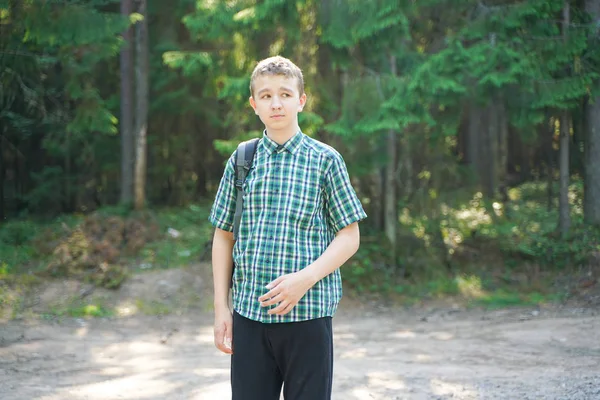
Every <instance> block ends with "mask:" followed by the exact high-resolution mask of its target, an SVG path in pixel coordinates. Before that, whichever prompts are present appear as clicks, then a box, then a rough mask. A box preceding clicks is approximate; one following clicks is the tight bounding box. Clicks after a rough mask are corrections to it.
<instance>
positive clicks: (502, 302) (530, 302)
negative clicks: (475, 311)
mask: <svg viewBox="0 0 600 400" xmlns="http://www.w3.org/2000/svg"><path fill="white" fill-rule="evenodd" d="M560 299H561V295H560V294H558V293H555V294H550V295H544V294H542V293H538V292H533V293H528V294H525V293H518V292H508V291H505V290H497V291H494V292H492V293H488V294H485V295H483V296H482V297H480V298H478V299H476V300H474V302H473V304H474V305H477V306H483V307H485V308H487V309H492V310H494V309H500V308H506V307H522V306H538V305H541V304H546V303H554V302H557V301H560Z"/></svg>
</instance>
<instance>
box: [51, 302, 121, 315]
mask: <svg viewBox="0 0 600 400" xmlns="http://www.w3.org/2000/svg"><path fill="white" fill-rule="evenodd" d="M114 315H115V311H114V310H113V309H111V308H110V307H107V306H105V305H104V304H102V303H101V302H86V301H83V300H81V299H78V298H74V299H71V300H70V301H68V302H67V303H66V304H61V305H57V306H51V307H50V310H49V312H48V313H47V314H45V315H44V317H45V318H48V319H50V318H64V317H71V318H109V317H113V316H114Z"/></svg>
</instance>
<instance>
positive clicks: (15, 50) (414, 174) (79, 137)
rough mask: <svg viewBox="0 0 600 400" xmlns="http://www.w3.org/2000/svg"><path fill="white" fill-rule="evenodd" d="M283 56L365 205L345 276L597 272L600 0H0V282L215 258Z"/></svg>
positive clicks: (475, 277)
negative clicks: (255, 91) (270, 76)
mask: <svg viewBox="0 0 600 400" xmlns="http://www.w3.org/2000/svg"><path fill="white" fill-rule="evenodd" d="M277 54H279V55H282V56H285V57H288V58H290V59H291V60H293V61H294V62H296V63H297V64H298V65H299V66H300V67H301V68H302V70H303V73H304V79H305V83H306V92H307V96H308V103H307V107H306V108H305V109H304V111H303V112H302V113H301V114H300V126H301V128H302V130H303V132H304V133H306V134H307V135H310V136H312V137H315V138H317V139H319V140H321V141H323V142H325V143H328V144H330V145H332V146H334V147H335V148H336V149H338V150H339V151H340V153H341V154H342V155H343V156H344V159H345V161H346V164H347V166H348V170H349V173H350V176H351V178H352V181H353V183H354V185H355V188H356V190H357V193H358V195H359V198H360V199H361V201H362V202H363V205H364V207H365V210H366V212H367V214H368V215H369V217H368V219H367V220H365V221H364V222H363V223H362V225H361V232H362V245H361V249H360V250H359V252H358V254H357V255H356V256H355V257H354V258H353V259H352V260H351V262H349V264H350V265H348V266H345V267H343V268H344V269H343V273H342V275H343V277H344V279H345V281H346V282H347V284H348V287H349V288H351V289H352V290H356V291H358V292H373V293H380V294H389V295H394V296H400V297H402V296H406V297H407V298H410V297H413V296H417V295H426V296H429V295H431V296H436V295H440V294H442V295H446V294H448V295H455V294H465V293H471V294H472V295H473V296H475V294H474V293H479V294H478V295H477V296H479V297H478V298H480V300H482V301H486V300H485V299H490V300H489V301H499V302H502V301H504V302H508V303H510V302H523V301H530V302H537V301H540V299H543V298H545V296H546V297H547V296H555V295H557V294H556V292H557V291H556V290H555V289H556V287H555V285H554V284H555V282H556V281H557V279H558V278H557V277H559V276H560V277H562V276H568V277H573V279H574V282H575V283H573V285H575V287H576V288H579V287H587V286H591V285H595V283H596V282H597V279H598V278H600V0H418V1H417V0H368V1H365V0H321V1H317V0H227V1H226V0H171V1H148V0H120V1H118V0H0V191H1V192H0V217H1V221H2V223H1V225H0V282H1V281H2V280H3V279H4V280H7V279H8V277H9V276H17V275H19V274H25V273H28V274H34V275H36V276H42V277H46V276H51V277H56V276H65V275H68V276H75V277H82V278H83V279H92V281H93V282H95V283H97V284H99V285H103V286H106V287H117V286H119V284H120V282H122V280H123V279H126V277H127V276H128V274H130V273H131V272H132V271H135V270H140V269H151V268H165V267H171V266H176V265H184V264H190V263H192V262H198V261H203V260H204V261H208V260H209V254H210V252H209V251H208V250H207V249H208V247H209V246H210V237H211V227H210V226H209V224H208V221H207V216H208V212H209V210H210V206H211V203H212V200H213V198H214V194H215V191H216V188H217V185H218V183H219V180H220V178H221V176H222V173H223V167H224V163H225V160H226V159H227V158H228V156H229V155H230V154H231V153H232V151H233V150H234V149H235V147H236V146H237V144H238V143H239V142H240V141H242V140H246V139H248V138H251V137H258V136H260V135H262V129H263V127H262V126H261V123H260V121H259V120H258V118H256V115H254V113H253V112H251V109H250V106H249V104H248V97H249V95H250V93H249V89H248V86H249V79H250V73H251V71H252V69H253V68H254V66H255V65H256V63H257V61H259V60H261V59H263V58H265V57H268V56H272V55H277ZM7 282H8V281H7ZM2 287H3V286H2V285H0V303H2V295H1V291H2V290H1V289H2ZM549 288H553V289H552V290H551V289H549ZM563 289H564V288H561V290H563ZM564 290H566V289H564ZM564 290H563V291H564ZM569 290H570V289H569ZM511 291H517V292H518V295H513V294H511V293H512V292H511ZM481 293H486V294H487V295H489V296H491V297H485V296H483V295H481ZM561 293H563V292H562V291H561ZM494 296H495V297H494Z"/></svg>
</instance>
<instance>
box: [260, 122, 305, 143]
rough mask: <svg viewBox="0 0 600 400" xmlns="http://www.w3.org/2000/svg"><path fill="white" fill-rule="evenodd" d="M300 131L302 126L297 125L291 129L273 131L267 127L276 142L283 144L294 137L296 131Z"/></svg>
mask: <svg viewBox="0 0 600 400" xmlns="http://www.w3.org/2000/svg"><path fill="white" fill-rule="evenodd" d="M299 131H300V127H298V126H296V128H295V129H293V130H289V131H271V130H269V129H267V136H268V137H269V138H270V139H271V140H272V141H274V142H275V143H277V144H279V145H282V144H284V143H285V142H287V141H288V140H290V139H291V138H293V137H294V135H295V134H296V133H298V132H299Z"/></svg>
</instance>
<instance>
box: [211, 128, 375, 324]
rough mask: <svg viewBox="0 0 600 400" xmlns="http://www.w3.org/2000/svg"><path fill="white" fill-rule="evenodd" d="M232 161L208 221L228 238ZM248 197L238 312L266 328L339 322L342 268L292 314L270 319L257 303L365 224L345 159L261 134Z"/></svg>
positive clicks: (236, 252) (311, 142)
mask: <svg viewBox="0 0 600 400" xmlns="http://www.w3.org/2000/svg"><path fill="white" fill-rule="evenodd" d="M234 157H235V154H234V155H232V156H231V158H230V159H229V160H228V162H227V165H226V167H225V172H224V174H223V178H222V179H221V183H220V185H219V190H218V192H217V195H216V199H215V202H214V204H213V207H212V211H211V214H210V217H209V220H210V222H211V223H212V224H213V225H214V226H215V227H217V228H220V229H222V230H225V231H230V232H231V231H233V216H234V213H235V202H236V196H237V193H236V188H235V184H234V182H235V172H234ZM244 193H245V194H244V211H243V214H242V220H241V223H240V231H239V235H238V236H239V237H238V240H237V241H236V243H235V245H234V248H233V260H234V263H235V272H234V276H233V307H234V310H235V311H237V312H238V313H239V314H240V315H242V316H244V317H246V318H249V319H252V320H255V321H260V322H265V323H279V322H294V321H304V320H309V319H314V318H320V317H325V316H333V314H334V313H335V311H336V309H337V306H338V303H339V301H340V299H341V297H342V280H341V275H340V270H339V269H337V270H336V271H335V272H333V273H332V274H330V275H329V276H327V277H325V278H323V279H322V280H321V281H319V282H318V283H317V284H316V285H314V286H313V287H312V288H311V289H310V290H309V291H308V292H307V293H306V294H305V295H304V297H303V298H302V299H301V300H300V301H299V302H298V304H297V305H296V306H295V307H294V308H293V309H292V311H290V312H289V313H287V314H286V315H283V316H279V315H268V314H267V311H268V309H269V307H261V305H260V302H259V301H258V297H259V296H261V295H263V294H265V293H266V292H267V291H268V290H267V289H266V287H265V286H266V285H267V284H268V283H269V282H271V281H272V280H274V279H276V278H277V277H279V276H281V275H284V274H289V273H292V272H296V271H299V270H301V269H302V268H304V267H306V266H308V265H309V264H311V263H312V262H313V261H315V260H316V259H317V258H319V256H321V254H323V252H324V251H325V249H327V247H328V246H329V244H330V243H331V241H332V240H333V239H334V237H335V234H336V233H337V232H338V231H339V230H341V229H342V228H344V227H346V226H348V225H350V224H351V223H353V222H357V221H360V220H362V219H364V218H366V216H367V215H366V214H365V212H364V210H363V208H362V205H361V203H360V201H359V200H358V198H357V196H356V193H355V191H354V189H353V188H352V185H351V183H350V179H349V177H348V172H347V170H346V165H345V163H344V160H343V158H342V156H341V155H340V154H339V153H338V152H337V151H336V150H335V149H333V148H332V147H330V146H328V145H326V144H324V143H321V142H319V141H317V140H315V139H312V138H310V137H308V136H306V135H304V134H303V133H302V132H299V133H297V134H296V135H294V137H292V138H291V139H290V140H288V141H287V142H286V143H285V144H284V145H282V146H279V145H278V144H277V143H275V142H274V141H273V140H271V139H270V138H269V137H268V136H267V135H266V134H263V137H262V139H261V140H260V141H259V142H258V145H257V148H256V154H255V156H254V163H253V166H252V169H251V170H250V172H249V174H248V177H247V178H246V182H245V184H244ZM272 307H275V305H274V306H272Z"/></svg>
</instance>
